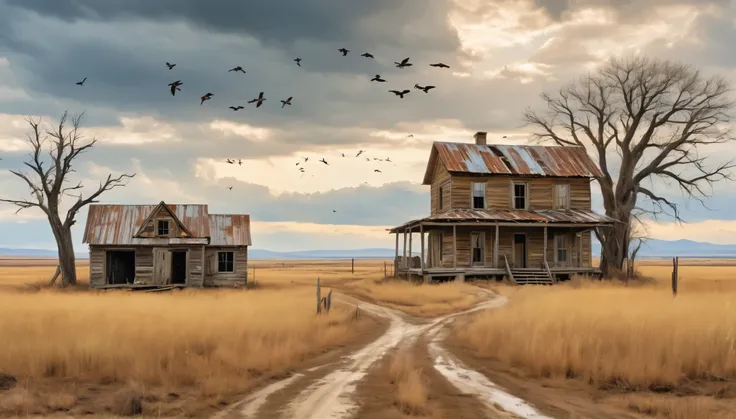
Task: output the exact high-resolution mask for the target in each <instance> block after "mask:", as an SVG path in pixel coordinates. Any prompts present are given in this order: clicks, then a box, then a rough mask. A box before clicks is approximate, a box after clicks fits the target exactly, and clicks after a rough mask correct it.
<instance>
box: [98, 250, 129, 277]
mask: <svg viewBox="0 0 736 419" xmlns="http://www.w3.org/2000/svg"><path fill="white" fill-rule="evenodd" d="M106 253H107V254H106V258H107V260H106V263H105V266H106V269H105V271H106V272H105V279H106V281H105V282H107V283H108V284H110V285H115V284H132V283H133V281H135V251H133V250H108V251H107V252H106Z"/></svg>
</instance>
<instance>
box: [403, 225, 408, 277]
mask: <svg viewBox="0 0 736 419" xmlns="http://www.w3.org/2000/svg"><path fill="white" fill-rule="evenodd" d="M407 231H409V229H407V228H405V229H404V257H403V258H402V259H401V267H402V268H403V269H406V267H407V265H406V232H407Z"/></svg>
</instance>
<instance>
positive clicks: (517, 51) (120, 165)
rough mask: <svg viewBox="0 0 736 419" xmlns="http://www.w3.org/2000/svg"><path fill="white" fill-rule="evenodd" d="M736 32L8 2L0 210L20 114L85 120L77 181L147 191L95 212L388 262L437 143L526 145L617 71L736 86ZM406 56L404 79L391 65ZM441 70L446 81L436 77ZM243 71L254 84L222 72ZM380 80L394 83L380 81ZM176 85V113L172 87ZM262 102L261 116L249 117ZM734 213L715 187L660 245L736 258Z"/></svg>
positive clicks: (636, 9)
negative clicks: (183, 210) (177, 213)
mask: <svg viewBox="0 0 736 419" xmlns="http://www.w3.org/2000/svg"><path fill="white" fill-rule="evenodd" d="M571 4H573V5H571ZM734 18H736V10H734V9H733V8H731V6H729V2H728V1H717V0H713V1H708V0H637V1H631V0H610V1H605V0H577V1H566V0H546V1H545V0H536V1H532V0H499V1H490V0H487V1H481V0H400V1H398V0H364V1H344V0H268V1H236V0H209V1H199V0H155V1H154V0H105V1H98V0H77V1H73V2H70V1H58V0H0V158H2V160H0V196H2V197H19V196H23V197H25V196H27V194H28V190H27V188H26V187H24V186H23V184H22V183H20V182H19V181H18V180H17V178H15V177H13V176H12V175H11V174H10V173H8V172H7V170H6V169H19V168H21V167H22V162H23V160H24V159H25V158H26V156H27V152H28V150H27V149H26V148H25V145H24V142H23V138H24V135H25V133H26V132H27V125H26V124H25V122H24V120H23V119H24V117H25V116H27V115H35V116H40V117H43V118H44V120H45V121H46V122H54V121H56V120H58V117H59V115H60V114H61V113H62V112H63V111H64V110H65V109H68V110H69V111H70V112H72V113H79V112H82V111H85V112H86V118H85V120H84V123H85V133H86V135H87V136H88V137H93V136H94V137H98V138H100V140H99V143H98V144H97V145H96V146H95V148H94V149H93V150H91V151H90V152H89V153H87V154H85V155H83V157H82V158H80V161H79V162H78V166H77V169H76V170H77V171H76V173H75V174H74V175H75V176H76V177H77V178H78V179H79V180H82V181H84V183H85V184H86V185H88V186H90V187H93V186H95V185H96V184H97V182H98V180H99V179H101V178H103V177H104V176H106V175H107V174H108V173H113V174H119V173H136V174H137V175H136V177H135V178H134V179H133V180H132V181H131V182H130V184H129V186H128V187H127V188H125V189H116V190H114V191H112V192H109V193H107V194H106V195H104V196H103V202H108V203H131V204H132V203H138V204H155V203H158V202H159V201H161V200H164V201H166V202H169V203H207V204H209V206H210V212H226V213H228V212H231V213H241V212H242V213H248V214H251V217H252V231H253V245H254V247H256V248H265V249H271V250H282V251H283V250H301V249H319V248H322V249H326V248H360V247H393V239H392V237H391V236H389V235H388V234H387V233H386V232H385V228H387V227H389V226H394V225H397V224H400V223H403V222H404V221H407V220H408V219H411V218H417V217H421V216H423V215H426V214H428V212H429V194H428V187H426V186H421V181H422V177H423V174H424V169H425V165H426V161H427V158H428V156H429V150H430V146H431V144H432V141H472V134H473V133H474V132H476V131H479V130H481V131H488V132H489V134H488V137H489V142H494V143H502V142H512V143H524V142H526V141H527V139H528V138H529V135H528V131H527V129H526V128H525V127H523V122H522V119H521V116H522V112H523V110H524V109H525V108H526V107H532V108H539V107H540V106H541V105H542V103H541V100H540V99H539V94H540V93H541V92H543V91H549V92H553V91H554V90H555V89H557V88H558V87H559V86H560V85H561V84H563V83H564V84H566V83H569V82H571V81H573V80H574V78H575V77H577V76H579V75H581V74H583V73H584V72H586V71H588V69H592V68H594V67H595V65H596V64H597V63H600V62H602V61H603V60H605V59H606V58H608V57H610V56H611V55H615V54H630V53H647V54H649V55H651V56H653V57H659V58H665V59H674V60H685V61H686V62H688V63H690V64H693V65H696V66H698V67H700V68H701V69H702V70H703V71H704V72H706V73H708V74H715V73H718V74H722V75H724V76H726V77H728V78H733V76H734V75H735V74H736V73H735V71H734V70H735V69H736V54H734V53H733V52H732V51H733V40H734V39H736V30H735V29H734V23H733V22H734ZM342 47H344V48H347V49H349V50H350V53H349V54H348V56H346V57H343V56H342V55H341V54H340V53H339V52H338V49H339V48H342ZM363 52H370V53H372V54H373V55H375V57H376V58H375V59H370V58H364V57H361V56H360V54H361V53H363ZM407 56H409V57H411V62H413V63H414V65H413V66H412V67H409V68H407V69H398V68H395V67H394V66H393V62H394V61H400V60H401V59H403V58H405V57H407ZM295 57H301V58H302V62H301V64H302V66H301V67H298V66H296V64H295V63H294V61H293V59H294V58H295ZM167 61H168V62H171V63H176V67H174V68H173V69H172V70H169V69H167V67H166V66H165V64H164V63H165V62H167ZM438 61H441V62H444V63H446V64H448V65H450V66H451V68H450V69H437V68H432V67H429V65H428V64H429V63H433V62H438ZM238 65H240V66H243V68H244V69H245V70H246V74H242V73H237V72H228V71H227V70H228V69H230V68H233V67H235V66H238ZM376 74H380V75H381V76H383V78H385V79H386V80H387V82H386V83H381V84H378V83H371V82H370V81H369V80H370V79H371V77H373V76H374V75H376ZM85 77H87V81H86V82H85V84H84V86H81V87H80V86H77V85H76V84H75V83H76V82H77V81H80V80H82V79H83V78H85ZM179 79H181V80H182V81H183V83H184V84H183V85H182V86H181V91H180V92H177V95H176V96H175V97H172V96H171V94H170V92H169V90H168V87H167V84H168V83H170V82H172V81H174V80H179ZM415 83H419V84H422V85H425V84H431V85H435V86H437V88H436V89H435V90H432V91H431V92H430V93H428V94H425V93H423V92H421V91H417V90H414V89H412V92H411V93H410V94H409V95H407V97H406V98H404V99H403V100H402V99H399V98H397V97H395V96H394V95H392V94H391V93H389V92H388V90H389V89H400V90H402V89H405V88H406V89H411V88H412V86H413V85H414V84H415ZM260 91H264V92H265V97H266V98H267V100H266V102H265V103H264V105H263V106H261V107H260V108H255V107H254V106H253V105H249V104H247V103H246V102H247V101H248V100H250V99H252V98H254V97H256V96H257V95H258V93H259V92H260ZM207 92H211V93H213V94H214V96H213V97H212V99H211V100H210V101H208V102H205V103H204V104H203V105H200V103H199V102H200V99H199V98H200V96H202V95H203V94H205V93H207ZM289 96H293V97H294V99H293V101H292V102H293V105H291V106H286V107H284V108H282V107H281V103H280V100H282V99H285V98H287V97H289ZM231 105H243V106H245V109H244V110H241V111H238V112H233V111H231V110H230V109H228V107H229V106H231ZM409 134H413V137H409ZM504 135H506V136H507V138H506V139H502V137H503V136H504ZM359 150H365V153H364V154H363V155H362V156H361V157H360V158H356V157H355V155H356V153H357V152H358V151H359ZM343 153H344V154H345V156H346V157H342V154H343ZM718 154H719V157H722V158H730V157H736V151H731V150H729V149H722V150H719V152H718ZM303 157H309V161H308V162H306V163H302V165H303V166H304V167H305V173H304V174H303V175H302V174H301V173H300V172H299V171H298V170H297V169H298V166H296V163H297V162H299V161H302V162H303ZM366 157H367V158H369V159H370V161H366V159H365V158H366ZM387 157H388V158H390V159H391V162H385V161H377V160H374V158H379V159H386V158H387ZM227 158H232V159H242V165H238V164H235V165H230V164H227V163H226V162H225V159H227ZM320 158H325V159H326V160H327V161H328V162H329V166H326V165H324V164H322V163H320V162H319V161H318V160H319V159H320ZM375 169H379V170H380V171H381V173H377V172H374V170H375ZM230 186H232V190H229V189H228V187H230ZM594 193H595V194H596V196H595V197H594V201H595V205H596V206H598V205H599V204H598V203H599V202H600V199H599V196H597V192H594ZM672 193H674V192H670V194H669V195H668V196H670V197H671V198H673V199H680V197H679V195H672ZM735 197H736V192H734V185H733V184H730V185H729V184H724V185H720V186H718V187H717V189H716V191H715V197H714V198H713V199H711V200H709V201H708V207H709V209H706V208H703V207H702V206H700V205H696V204H687V203H684V202H683V204H684V205H685V206H686V208H685V209H684V211H683V214H684V217H685V218H686V219H687V220H688V221H689V223H688V224H686V225H685V226H683V227H680V226H677V225H674V224H672V223H661V224H657V225H653V226H652V229H651V232H652V234H653V235H654V236H655V237H659V238H663V239H676V238H690V239H694V240H703V241H711V242H716V243H728V242H733V241H734V240H733V239H730V237H734V234H736V212H734V211H733V210H732V209H731V208H730V207H729V204H732V203H733V202H734V198H735ZM598 209H599V210H600V208H598ZM333 210H334V211H336V212H333ZM14 212H15V208H14V207H12V206H10V205H6V204H0V247H26V248H51V249H53V248H54V247H55V246H54V242H53V237H52V235H51V233H50V230H49V228H48V226H47V224H46V221H45V220H44V218H43V215H42V214H41V213H40V212H39V211H34V210H27V211H24V212H21V213H19V214H18V215H15V214H14ZM85 216H86V210H84V211H83V213H82V214H80V217H79V221H78V224H77V226H76V227H75V237H76V238H77V240H76V243H77V251H82V252H83V251H84V248H83V247H82V246H81V235H82V231H83V229H84V222H85Z"/></svg>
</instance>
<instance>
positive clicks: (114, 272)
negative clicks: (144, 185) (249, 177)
mask: <svg viewBox="0 0 736 419" xmlns="http://www.w3.org/2000/svg"><path fill="white" fill-rule="evenodd" d="M84 243H87V244H89V256H90V264H89V282H90V286H91V287H93V288H118V287H130V288H136V287H164V286H191V287H202V286H237V285H245V284H246V282H247V281H248V246H250V245H251V238H250V216H248V215H246V214H210V213H209V212H208V210H207V205H191V204H185V205H171V204H166V203H164V202H163V201H162V202H161V203H159V204H158V205H90V206H89V213H88V214H87V226H86V227H85V230H84Z"/></svg>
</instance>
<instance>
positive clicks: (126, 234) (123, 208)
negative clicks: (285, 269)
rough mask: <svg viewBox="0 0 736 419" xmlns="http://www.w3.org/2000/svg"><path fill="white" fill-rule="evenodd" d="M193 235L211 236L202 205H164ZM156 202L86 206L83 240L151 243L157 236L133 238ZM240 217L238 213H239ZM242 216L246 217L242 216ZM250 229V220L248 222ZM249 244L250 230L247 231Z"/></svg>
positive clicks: (195, 236)
mask: <svg viewBox="0 0 736 419" xmlns="http://www.w3.org/2000/svg"><path fill="white" fill-rule="evenodd" d="M164 205H166V206H167V207H168V208H169V209H170V210H171V212H172V213H173V214H174V215H175V216H176V218H178V219H179V221H180V222H181V223H182V224H183V225H184V227H186V229H187V230H189V232H190V233H191V234H192V237H193V238H208V237H210V224H211V223H210V216H209V213H208V210H207V205H205V204H164ZM157 207H158V205H108V204H92V205H89V209H88V212H87V224H86V226H85V229H84V237H83V242H84V243H88V244H92V245H153V244H158V243H160V242H161V239H160V238H136V237H134V236H135V234H136V233H137V232H138V230H140V228H141V227H142V226H143V224H144V223H145V221H146V220H147V219H148V217H149V216H150V215H151V213H152V212H153V211H154V210H155V209H156V208H157ZM238 216H241V215H238ZM245 217H248V216H247V215H245ZM247 226H248V227H247V228H248V230H249V229H250V222H247ZM248 243H250V231H248Z"/></svg>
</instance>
